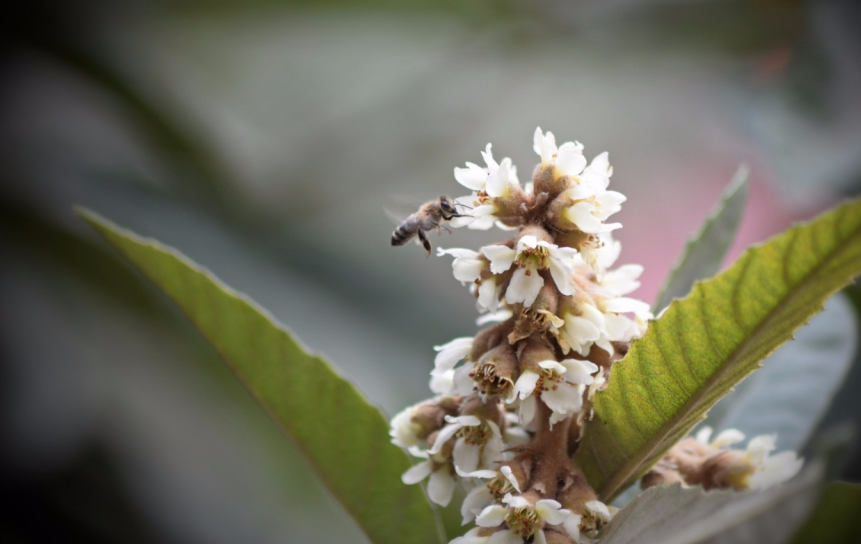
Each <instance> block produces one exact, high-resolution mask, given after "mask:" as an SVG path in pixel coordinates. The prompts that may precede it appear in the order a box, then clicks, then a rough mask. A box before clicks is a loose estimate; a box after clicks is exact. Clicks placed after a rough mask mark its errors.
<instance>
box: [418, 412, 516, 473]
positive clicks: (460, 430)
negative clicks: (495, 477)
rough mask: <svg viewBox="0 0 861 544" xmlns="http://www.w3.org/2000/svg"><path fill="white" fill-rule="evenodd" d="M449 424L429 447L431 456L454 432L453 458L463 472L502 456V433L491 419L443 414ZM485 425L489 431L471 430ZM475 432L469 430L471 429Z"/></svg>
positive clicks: (485, 465)
mask: <svg viewBox="0 0 861 544" xmlns="http://www.w3.org/2000/svg"><path fill="white" fill-rule="evenodd" d="M445 420H446V421H447V422H448V423H449V424H448V425H446V426H445V427H443V428H442V430H440V432H439V434H438V435H437V437H436V439H435V440H434V443H433V447H431V448H430V449H429V450H428V453H429V454H430V455H434V454H437V453H439V452H440V450H441V449H442V447H443V445H444V444H445V443H446V442H448V441H449V440H450V439H451V438H453V437H454V436H455V435H457V434H460V435H461V436H458V437H457V439H456V440H455V443H454V449H453V450H452V458H453V460H454V464H455V466H457V467H459V468H460V469H461V470H464V471H466V472H472V471H474V470H477V469H478V468H490V467H491V466H493V464H494V463H496V461H498V460H500V459H501V458H502V448H503V444H502V433H501V432H500V431H499V426H498V425H497V424H496V423H494V422H493V421H482V420H481V419H479V418H478V417H476V416H471V415H469V416H458V417H454V416H445ZM482 426H486V427H487V428H488V429H489V430H490V433H486V432H482V429H470V428H473V427H482ZM471 430H472V431H475V432H470V431H471Z"/></svg>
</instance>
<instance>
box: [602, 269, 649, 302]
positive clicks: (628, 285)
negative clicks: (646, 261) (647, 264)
mask: <svg viewBox="0 0 861 544" xmlns="http://www.w3.org/2000/svg"><path fill="white" fill-rule="evenodd" d="M642 273H643V267H642V265H639V264H626V265H625V266H620V267H619V268H617V269H616V270H612V271H610V272H607V273H605V274H604V277H603V278H602V279H601V287H603V288H604V290H605V291H607V293H609V294H611V295H613V296H622V295H627V294H628V293H631V292H632V291H636V290H637V289H638V288H639V287H640V282H639V281H637V280H638V279H639V278H640V275H641V274H642Z"/></svg>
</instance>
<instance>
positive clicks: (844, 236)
mask: <svg viewBox="0 0 861 544" xmlns="http://www.w3.org/2000/svg"><path fill="white" fill-rule="evenodd" d="M859 271H861V200H854V201H851V202H849V203H847V204H844V205H842V206H840V207H839V208H837V209H835V210H833V211H831V212H828V213H826V214H823V215H821V216H820V217H818V218H816V219H815V220H813V221H811V222H810V223H806V224H801V225H797V226H795V227H793V228H791V229H789V230H788V231H786V232H784V233H783V234H781V235H779V236H776V237H774V238H772V239H771V240H769V241H767V242H765V243H764V244H762V245H759V246H756V247H753V248H751V249H749V250H748V251H747V252H745V254H744V255H742V257H741V258H740V259H739V260H738V261H737V262H736V263H735V264H733V265H732V266H731V267H729V268H728V269H727V270H725V271H724V272H722V273H721V274H719V275H718V276H716V277H714V278H712V279H711V280H707V281H704V282H700V283H697V284H696V285H694V288H693V290H692V292H691V294H690V295H689V296H688V297H687V298H685V299H682V300H677V301H674V302H673V303H672V304H671V305H670V307H669V308H668V309H667V310H666V312H664V314H663V315H662V316H661V317H660V318H659V319H657V320H655V321H653V322H652V323H651V324H650V326H649V330H648V332H647V333H646V334H645V335H644V337H643V338H641V339H640V340H637V341H636V342H634V344H633V345H632V346H631V350H630V351H629V352H628V354H627V356H626V357H625V358H624V359H623V360H622V361H621V362H619V363H618V364H617V365H615V366H614V367H613V374H612V377H611V378H610V384H609V387H608V388H607V390H606V391H604V392H602V393H599V394H598V395H597V396H596V400H595V417H594V419H593V421H592V422H591V423H590V424H589V425H588V427H587V428H586V433H585V436H584V438H583V441H582V443H581V444H580V447H579V449H578V450H577V461H578V462H579V464H580V466H581V467H582V468H583V470H584V471H585V473H586V476H587V478H588V480H589V482H590V483H591V484H592V486H593V487H594V488H595V489H596V491H597V492H598V494H599V496H600V497H601V498H602V500H605V501H608V500H612V499H613V497H615V496H616V494H617V493H619V492H620V491H621V490H624V489H625V488H626V487H627V486H628V485H630V484H631V483H633V482H634V481H635V480H636V479H637V478H638V477H639V476H641V475H642V474H643V473H644V472H645V471H647V470H648V469H649V467H651V466H652V465H653V464H654V463H656V462H657V461H658V460H659V459H660V458H661V456H663V454H664V453H665V452H666V451H667V450H668V449H669V448H670V447H671V446H672V445H673V444H675V443H676V442H678V441H679V440H680V439H681V438H683V437H684V436H685V435H686V434H687V433H688V432H689V431H690V430H691V429H692V428H693V427H694V426H695V425H696V424H697V423H698V422H699V421H700V420H701V419H702V418H703V417H704V416H705V414H706V411H707V410H708V409H709V408H710V407H711V406H712V405H713V404H715V403H716V402H717V401H718V400H719V399H720V398H721V397H722V396H724V395H725V394H726V393H727V392H729V391H730V389H731V388H732V387H733V386H734V385H735V384H737V383H738V382H740V381H741V380H742V379H744V378H745V377H746V376H747V375H748V374H750V373H751V372H753V371H754V370H756V369H757V368H759V366H760V365H759V363H760V361H762V360H763V359H764V358H765V357H767V356H768V355H769V354H770V353H771V352H772V351H774V350H775V349H776V348H777V347H778V346H780V345H781V344H783V343H784V342H785V341H787V340H789V339H790V338H791V336H792V333H793V332H794V331H795V329H797V328H798V327H800V326H801V325H803V324H804V323H805V322H807V320H809V319H810V318H811V317H812V316H813V315H814V314H816V313H817V312H818V311H819V310H820V309H821V308H822V303H823V302H824V301H825V299H827V298H828V297H829V296H830V295H832V294H833V293H834V292H835V291H837V290H838V289H840V288H842V287H843V286H845V285H846V284H847V283H849V282H850V281H851V280H852V279H853V278H854V277H855V276H856V275H857V274H858V273H859ZM811 394H818V392H813V393H811Z"/></svg>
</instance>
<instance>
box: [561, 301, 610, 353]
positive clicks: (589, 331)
mask: <svg viewBox="0 0 861 544" xmlns="http://www.w3.org/2000/svg"><path fill="white" fill-rule="evenodd" d="M580 310H581V314H580V315H574V314H569V313H566V314H565V315H563V316H562V318H563V319H564V320H565V325H564V326H563V327H562V329H560V331H559V332H560V334H561V336H562V340H563V341H564V343H565V344H567V347H568V348H569V349H572V350H574V351H576V352H577V353H579V354H580V355H582V356H584V357H585V356H586V355H588V354H589V350H590V349H591V348H592V344H594V343H595V342H596V341H597V340H599V339H600V338H601V337H602V335H604V336H607V335H608V334H609V333H608V331H607V324H606V321H605V319H604V314H602V313H601V311H600V310H598V308H596V307H595V306H593V305H591V304H582V305H581V306H580ZM563 347H564V346H563Z"/></svg>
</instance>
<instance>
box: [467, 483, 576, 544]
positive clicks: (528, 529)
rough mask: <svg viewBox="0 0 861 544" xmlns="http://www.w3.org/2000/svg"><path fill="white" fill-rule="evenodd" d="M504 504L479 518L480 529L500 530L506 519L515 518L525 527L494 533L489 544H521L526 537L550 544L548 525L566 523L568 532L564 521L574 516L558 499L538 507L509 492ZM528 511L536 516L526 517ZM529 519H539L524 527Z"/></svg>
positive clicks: (492, 508)
mask: <svg viewBox="0 0 861 544" xmlns="http://www.w3.org/2000/svg"><path fill="white" fill-rule="evenodd" d="M502 502H503V503H504V504H506V505H507V506H502V505H499V504H493V505H491V506H488V507H487V508H485V509H484V510H482V512H481V513H480V514H479V515H478V517H477V518H476V519H475V523H476V524H477V525H478V526H479V527H498V526H499V525H501V524H502V523H504V522H506V519H507V518H508V517H509V516H512V517H515V518H516V519H519V520H521V527H519V528H518V532H517V533H515V532H514V531H510V530H508V529H503V530H501V531H497V532H495V533H493V535H491V537H490V539H489V540H488V544H497V543H506V544H508V543H512V544H514V543H517V544H521V543H522V542H523V540H524V538H528V537H530V536H532V537H533V538H534V540H533V542H535V543H545V542H547V538H546V536H545V535H544V530H543V529H542V527H544V525H545V524H546V525H560V524H563V525H562V526H563V528H564V529H565V530H566V532H567V531H568V527H567V526H566V525H564V522H565V521H566V520H567V519H568V518H569V517H571V516H572V513H571V511H570V510H566V509H563V508H562V505H561V504H559V503H558V502H556V501H554V500H551V499H542V500H539V501H536V502H535V504H532V503H530V502H529V501H528V500H527V499H526V498H525V497H522V496H519V495H512V494H511V493H507V494H506V495H505V497H503V499H502ZM528 512H531V513H533V514H534V516H530V515H524V514H526V513H528ZM528 519H534V520H535V522H534V524H533V525H532V526H524V525H523V522H524V520H528ZM569 536H571V537H572V538H573V537H574V536H573V535H571V534H570V533H569Z"/></svg>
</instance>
